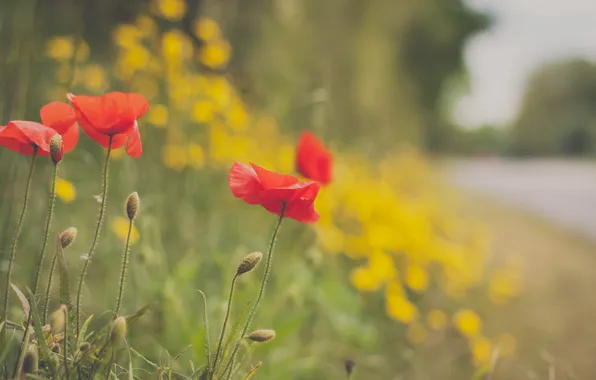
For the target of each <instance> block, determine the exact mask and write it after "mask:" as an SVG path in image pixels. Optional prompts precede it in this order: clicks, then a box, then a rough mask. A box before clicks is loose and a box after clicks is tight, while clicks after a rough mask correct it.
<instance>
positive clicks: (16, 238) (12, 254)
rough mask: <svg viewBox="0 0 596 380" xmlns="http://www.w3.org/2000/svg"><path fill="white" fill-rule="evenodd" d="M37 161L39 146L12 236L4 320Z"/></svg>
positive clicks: (35, 149) (32, 160)
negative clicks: (13, 266)
mask: <svg viewBox="0 0 596 380" xmlns="http://www.w3.org/2000/svg"><path fill="white" fill-rule="evenodd" d="M36 161H37V147H35V148H34V150H33V158H32V159H31V167H30V169H29V177H28V178H27V185H26V187H25V195H24V197H23V209H22V210H21V215H20V216H19V221H18V223H17V229H16V231H15V233H14V236H13V238H12V246H11V248H10V260H9V261H8V272H7V273H6V286H5V287H4V308H3V309H2V310H3V312H4V315H3V318H2V321H4V322H5V321H7V320H8V298H9V294H10V278H11V276H12V265H13V263H14V258H15V255H16V251H17V244H18V242H19V235H20V234H21V228H22V227H23V220H25V212H26V211H27V203H29V190H30V189H31V181H32V179H33V172H34V170H35V162H36ZM2 331H3V332H2V335H3V340H4V338H6V328H5V329H3V330H2Z"/></svg>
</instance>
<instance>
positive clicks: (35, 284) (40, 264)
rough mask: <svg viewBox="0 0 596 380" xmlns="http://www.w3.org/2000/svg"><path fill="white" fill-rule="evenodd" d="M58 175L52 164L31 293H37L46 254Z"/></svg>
mask: <svg viewBox="0 0 596 380" xmlns="http://www.w3.org/2000/svg"><path fill="white" fill-rule="evenodd" d="M57 176H58V164H56V165H54V175H53V177H52V189H51V191H50V208H49V209H48V217H47V219H46V227H45V233H44V238H43V242H42V243H41V250H40V251H39V259H38V260H37V271H36V273H35V279H34V280H33V294H37V288H38V285H39V278H40V276H41V268H42V267H43V259H44V257H45V254H46V248H47V246H48V240H49V238H50V226H51V224H52V215H53V214H54V201H55V200H56V178H57Z"/></svg>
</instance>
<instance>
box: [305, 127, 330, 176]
mask: <svg viewBox="0 0 596 380" xmlns="http://www.w3.org/2000/svg"><path fill="white" fill-rule="evenodd" d="M332 169H333V157H332V156H331V153H330V152H329V151H328V150H327V149H326V148H325V146H324V145H323V143H321V141H319V139H317V137H316V136H315V135H314V134H313V133H311V132H309V131H306V132H304V133H302V135H301V136H300V141H299V142H298V150H297V152H296V170H297V171H298V172H299V173H300V174H302V175H303V176H305V177H306V178H308V179H312V180H314V181H318V182H320V183H321V184H323V185H327V184H329V183H330V182H331V172H332Z"/></svg>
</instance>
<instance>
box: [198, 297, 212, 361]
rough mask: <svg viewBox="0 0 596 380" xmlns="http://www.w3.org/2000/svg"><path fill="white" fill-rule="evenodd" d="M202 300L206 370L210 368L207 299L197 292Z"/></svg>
mask: <svg viewBox="0 0 596 380" xmlns="http://www.w3.org/2000/svg"><path fill="white" fill-rule="evenodd" d="M198 292H199V293H200V294H201V297H202V298H203V330H204V331H205V333H204V335H203V340H204V346H205V360H206V361H207V365H206V367H207V368H210V367H211V341H210V339H209V316H208V315H207V297H206V296H205V293H203V291H201V290H198Z"/></svg>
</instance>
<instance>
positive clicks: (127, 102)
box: [67, 92, 149, 158]
mask: <svg viewBox="0 0 596 380" xmlns="http://www.w3.org/2000/svg"><path fill="white" fill-rule="evenodd" d="M67 97H68V100H70V102H71V103H72V105H73V106H74V108H75V112H76V116H77V120H78V122H79V124H80V125H81V127H82V128H83V130H84V131H85V133H87V135H89V137H91V138H92V139H93V140H95V141H97V142H98V143H100V144H101V145H102V146H103V147H105V148H107V147H108V145H109V141H110V137H111V138H112V149H118V148H120V147H123V146H124V145H126V153H128V155H129V156H131V157H135V158H136V157H139V156H140V155H141V154H142V153H143V146H142V144H141V135H140V134H139V126H138V124H137V120H138V119H139V118H140V117H141V116H143V115H144V114H145V112H147V111H148V110H149V102H148V101H147V99H145V98H144V97H143V96H142V95H139V94H134V93H123V92H108V93H107V94H105V95H102V96H85V95H80V96H75V95H73V94H70V93H69V94H68V95H67Z"/></svg>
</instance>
